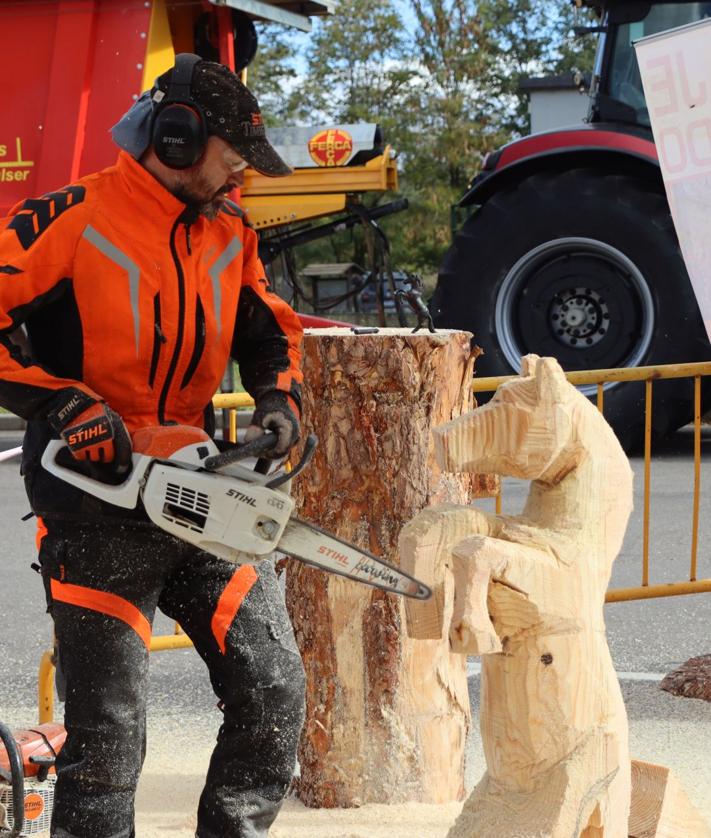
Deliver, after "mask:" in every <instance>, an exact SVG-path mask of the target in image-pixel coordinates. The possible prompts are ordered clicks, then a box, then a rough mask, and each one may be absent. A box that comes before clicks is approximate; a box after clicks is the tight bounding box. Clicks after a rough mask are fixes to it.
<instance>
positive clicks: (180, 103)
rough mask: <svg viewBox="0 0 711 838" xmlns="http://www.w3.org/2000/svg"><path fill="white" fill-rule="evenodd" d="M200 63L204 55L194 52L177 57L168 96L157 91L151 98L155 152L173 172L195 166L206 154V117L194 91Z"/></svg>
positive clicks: (152, 138)
mask: <svg viewBox="0 0 711 838" xmlns="http://www.w3.org/2000/svg"><path fill="white" fill-rule="evenodd" d="M200 61H202V59H201V58H200V56H199V55H193V54H192V53H188V52H186V53H181V54H180V55H177V56H176V58H175V66H174V67H173V71H172V72H171V74H170V84H169V86H168V93H167V94H163V92H162V91H161V90H156V92H155V93H153V96H152V97H151V98H152V100H153V107H154V112H153V125H152V128H151V142H152V143H153V150H154V151H155V153H156V157H157V158H158V159H159V160H160V162H161V163H163V164H164V165H165V166H168V167H169V168H171V169H187V168H189V167H190V166H194V165H195V164H196V163H197V162H198V160H199V159H200V158H201V157H202V155H203V152H204V151H205V144H206V143H207V127H206V125H205V115H204V114H203V112H202V108H201V107H200V105H198V103H197V102H195V101H194V99H193V98H192V95H191V91H190V87H191V84H192V80H193V72H194V70H195V65H196V64H197V63H198V62H200Z"/></svg>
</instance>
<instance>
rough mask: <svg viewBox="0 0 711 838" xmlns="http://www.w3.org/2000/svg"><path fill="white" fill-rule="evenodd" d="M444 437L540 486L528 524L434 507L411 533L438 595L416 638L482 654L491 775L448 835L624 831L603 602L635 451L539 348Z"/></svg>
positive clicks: (621, 759)
mask: <svg viewBox="0 0 711 838" xmlns="http://www.w3.org/2000/svg"><path fill="white" fill-rule="evenodd" d="M434 434H435V446H436V453H437V459H438V462H439V465H440V466H441V467H442V468H443V469H444V470H447V471H451V472H477V473H489V472H492V473H496V474H501V475H510V476H513V477H518V478H523V479H527V480H531V481H533V482H532V484H531V488H530V493H529V496H528V499H527V502H526V506H525V509H524V511H523V514H522V515H520V516H506V515H491V514H487V513H484V512H482V511H479V510H478V509H475V508H473V507H462V506H456V505H451V504H450V505H444V506H439V507H431V508H428V509H426V510H424V511H423V512H421V513H420V514H419V515H418V516H417V517H416V518H415V519H413V521H411V522H410V523H409V524H408V525H407V526H406V527H405V528H404V529H403V532H402V534H401V537H400V553H401V560H402V564H403V567H405V568H406V569H407V570H408V571H410V572H411V573H413V574H414V575H415V576H417V577H418V578H421V579H423V580H425V581H427V582H429V583H430V584H432V586H433V588H434V596H433V598H432V600H431V601H430V602H429V603H423V604H416V605H410V604H409V603H408V606H407V607H408V627H409V630H410V634H411V636H413V637H429V638H432V637H436V636H441V635H442V632H443V631H446V630H447V629H449V637H450V644H451V648H452V650H453V651H458V652H461V653H463V654H471V655H482V656H483V657H482V675H481V735H482V740H483V747H484V753H485V756H486V762H487V771H486V773H485V775H484V777H483V778H482V780H481V781H480V782H479V784H478V785H477V786H476V788H475V789H474V791H473V792H472V794H471V796H470V798H469V799H468V800H467V801H466V803H465V804H464V808H463V810H462V813H461V815H460V817H459V819H458V820H457V822H456V824H455V825H454V827H453V828H452V830H451V832H450V833H449V835H450V838H489V836H492V838H493V836H496V838H534V836H535V838H576V836H585V838H593V837H594V836H603V835H604V836H605V838H626V836H627V835H628V831H627V828H628V817H629V808H630V757H629V752H628V729H627V716H626V712H625V708H624V704H623V700H622V695H621V692H620V687H619V683H618V680H617V676H616V674H615V670H614V668H613V664H612V660H611V657H610V652H609V649H608V645H607V640H606V636H605V624H604V620H603V603H604V598H605V591H606V588H607V585H608V581H609V578H610V572H611V567H612V562H613V561H614V559H615V557H616V556H617V553H618V552H619V550H620V547H621V545H622V539H623V536H624V533H625V529H626V526H627V520H628V518H629V515H630V512H631V509H632V471H631V469H630V466H629V463H628V460H627V457H626V456H625V454H624V452H623V450H622V448H621V447H620V445H619V443H618V441H617V439H616V437H615V435H614V433H613V432H612V430H611V429H610V427H609V426H608V424H607V423H606V422H605V420H604V418H603V417H602V416H601V414H600V413H599V412H598V411H597V410H596V408H595V407H594V406H593V405H592V404H591V403H590V402H589V401H588V400H587V399H586V398H585V397H584V396H583V395H581V394H580V393H579V392H578V391H577V390H576V389H575V388H574V387H573V386H572V385H570V384H569V383H568V382H567V381H566V379H565V376H564V374H563V372H562V370H561V368H560V367H559V366H558V364H557V362H556V361H555V360H554V359H552V358H539V357H537V356H536V355H529V356H527V357H526V358H524V359H523V368H522V371H521V376H520V377H519V378H517V379H515V380H511V381H509V382H507V383H506V384H504V385H502V386H501V387H500V388H499V390H498V392H497V393H496V395H495V396H494V398H493V399H492V400H491V401H490V402H489V403H488V404H486V405H484V406H483V407H480V408H478V409H477V410H475V411H473V412H471V413H468V414H466V415H464V416H462V417H460V418H459V419H456V420H454V421H452V422H449V423H448V424H446V425H443V426H441V427H440V428H438V429H436V430H435V432H434ZM452 590H453V592H454V594H453V596H452ZM452 600H453V604H452Z"/></svg>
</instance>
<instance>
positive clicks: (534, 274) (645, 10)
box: [430, 0, 711, 447]
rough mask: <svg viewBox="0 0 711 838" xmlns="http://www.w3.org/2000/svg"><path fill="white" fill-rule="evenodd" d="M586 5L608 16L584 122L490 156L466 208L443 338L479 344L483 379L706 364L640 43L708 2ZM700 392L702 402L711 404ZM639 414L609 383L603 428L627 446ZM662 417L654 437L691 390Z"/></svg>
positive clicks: (442, 310) (450, 262) (664, 396)
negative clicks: (525, 371)
mask: <svg viewBox="0 0 711 838" xmlns="http://www.w3.org/2000/svg"><path fill="white" fill-rule="evenodd" d="M586 1H587V2H588V3H589V4H590V5H592V6H594V8H595V9H596V11H597V12H598V14H599V17H600V26H598V27H593V30H594V31H599V32H600V41H599V45H598V51H597V56H596V60H595V68H594V73H593V79H592V84H591V91H590V94H591V104H590V111H589V116H588V119H587V121H586V122H585V123H582V124H580V125H576V126H572V127H569V128H564V129H560V130H554V131H549V132H546V133H543V134H537V135H532V136H528V137H524V138H523V139H520V140H516V141H514V142H511V143H509V144H508V145H506V146H504V147H503V148H501V149H499V150H497V151H495V152H494V153H492V154H489V155H488V156H487V157H486V158H485V160H484V165H483V170H482V171H481V172H480V173H479V174H478V175H477V176H476V177H475V178H474V180H473V181H472V183H471V186H470V189H469V191H468V192H467V194H466V195H465V196H464V197H463V198H462V200H461V202H460V204H461V206H465V207H466V206H476V209H475V210H474V212H473V213H472V214H471V215H470V216H469V218H468V220H467V221H466V223H465V224H464V225H463V226H462V228H461V230H460V231H459V232H458V233H457V235H456V237H455V239H454V243H453V245H452V247H451V249H450V250H449V251H448V253H447V254H446V256H445V259H444V262H443V265H442V268H441V270H440V274H439V279H438V283H437V288H436V290H435V294H434V296H433V299H432V302H431V305H430V308H431V310H432V314H433V316H434V321H435V324H436V325H437V326H441V327H449V328H459V329H468V330H470V331H472V332H473V333H474V336H475V340H476V342H477V343H478V344H479V345H481V347H482V348H483V349H484V352H485V355H484V356H483V357H481V358H480V359H479V361H478V362H477V372H478V374H479V375H481V376H491V375H507V374H511V373H514V372H516V371H517V370H518V369H519V359H520V357H521V356H522V355H525V354H526V353H528V352H535V353H537V354H539V355H552V356H555V357H556V358H557V359H558V360H559V361H560V362H561V364H562V366H563V367H564V369H567V370H576V369H600V368H610V367H633V366H643V365H653V364H670V363H684V362H691V361H702V360H708V359H710V358H711V345H710V344H709V341H708V338H707V336H706V331H705V329H704V326H703V323H702V321H701V316H700V314H699V310H698V306H697V304H696V299H695V297H694V293H693V291H692V288H691V283H690V281H689V277H688V275H687V272H686V268H685V266H684V261H683V259H682V256H681V252H680V250H679V244H678V241H677V237H676V233H675V230H674V226H673V224H672V219H671V216H670V214H669V207H668V204H667V199H666V195H665V191H664V184H663V182H662V176H661V171H660V168H659V163H658V159H657V151H656V148H655V145H654V140H653V137H652V131H651V128H650V121H649V114H648V112H647V108H646V104H645V99H644V93H643V90H642V83H641V79H640V75H639V69H638V66H637V59H636V55H635V51H634V47H633V46H632V43H633V41H635V40H637V39H639V38H641V37H643V36H645V35H650V34H653V33H656V32H661V31H664V30H667V29H671V28H673V27H676V26H680V25H682V24H686V23H690V22H692V21H696V20H700V19H701V18H704V17H707V16H708V15H709V14H711V3H687V2H663V3H658V2H655V1H654V0H646V2H636V1H635V2H633V1H632V0H586ZM595 389H596V388H595V386H594V385H593V386H592V387H590V388H588V390H590V393H589V395H592V393H593V392H594V391H595ZM583 390H584V391H585V388H583ZM704 396H705V406H708V405H709V398H708V397H709V396H711V392H709V393H705V394H704ZM643 406H644V387H643V384H642V383H626V384H610V385H607V386H606V389H605V416H606V417H607V419H608V421H609V422H610V423H611V424H612V426H613V427H614V428H615V430H616V431H617V434H618V436H619V437H620V439H621V441H622V442H623V444H624V445H626V446H627V447H634V446H636V444H638V441H639V440H640V438H641V434H640V429H641V427H642V426H643V422H644V416H643ZM653 410H654V412H653V430H654V433H655V435H657V436H662V435H665V434H668V433H670V432H672V431H674V430H676V429H677V428H679V427H681V426H682V425H684V424H686V423H687V422H688V421H689V420H690V419H691V418H692V416H693V388H692V385H691V383H690V382H689V381H688V380H687V381H685V380H683V379H682V380H674V381H672V380H669V381H664V382H660V383H659V384H658V385H657V386H655V390H654V408H653Z"/></svg>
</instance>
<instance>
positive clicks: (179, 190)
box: [172, 180, 231, 221]
mask: <svg viewBox="0 0 711 838" xmlns="http://www.w3.org/2000/svg"><path fill="white" fill-rule="evenodd" d="M201 186H202V187H203V188H202V189H201V188H200V187H201ZM205 186H206V185H205V184H204V183H203V182H201V181H200V180H198V182H197V183H196V184H195V185H193V184H187V183H181V184H178V185H177V186H175V187H174V188H173V189H172V193H173V195H174V196H175V197H176V198H177V199H178V200H179V201H182V202H183V203H184V204H185V205H186V206H188V207H190V208H191V209H193V210H195V212H198V213H200V215H204V216H205V218H207V219H208V220H210V221H212V220H214V219H215V218H217V215H218V213H219V212H220V210H221V209H222V206H223V202H224V198H223V196H225V195H227V194H228V193H229V192H230V191H231V190H230V187H229V186H223V187H222V188H221V189H218V190H217V192H213V193H212V196H211V197H210V198H208V199H207V200H206V199H205V193H206V192H207V189H206V188H205Z"/></svg>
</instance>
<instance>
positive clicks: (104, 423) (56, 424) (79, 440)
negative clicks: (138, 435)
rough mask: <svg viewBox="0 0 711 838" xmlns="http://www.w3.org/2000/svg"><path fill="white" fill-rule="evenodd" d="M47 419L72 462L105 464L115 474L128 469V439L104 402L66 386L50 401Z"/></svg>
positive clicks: (129, 442) (123, 429)
mask: <svg viewBox="0 0 711 838" xmlns="http://www.w3.org/2000/svg"><path fill="white" fill-rule="evenodd" d="M47 420H48V421H49V424H50V425H51V426H52V427H53V428H54V430H55V431H57V433H58V434H59V435H60V436H61V437H62V439H63V440H64V441H65V442H66V443H67V447H68V448H69V450H70V451H71V453H72V456H73V457H74V458H75V459H77V460H79V461H83V462H85V463H89V464H92V465H109V466H110V467H111V469H110V470H111V471H112V472H114V473H115V474H125V473H126V472H128V471H129V469H130V468H131V450H132V448H131V437H130V436H129V434H128V431H127V430H126V426H125V425H124V423H123V419H121V417H120V416H119V415H118V413H116V412H115V411H113V410H111V408H110V407H109V406H108V405H107V404H106V402H102V401H98V400H97V399H94V398H92V397H91V396H89V395H87V394H86V393H84V392H82V391H81V390H78V389H75V388H73V387H69V388H67V389H66V390H61V391H60V392H59V394H58V395H57V397H56V398H55V399H54V402H53V403H52V406H51V409H50V411H49V413H48V414H47Z"/></svg>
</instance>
